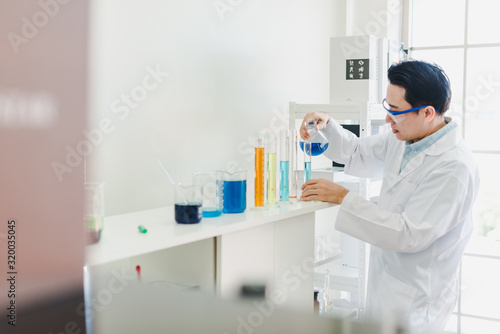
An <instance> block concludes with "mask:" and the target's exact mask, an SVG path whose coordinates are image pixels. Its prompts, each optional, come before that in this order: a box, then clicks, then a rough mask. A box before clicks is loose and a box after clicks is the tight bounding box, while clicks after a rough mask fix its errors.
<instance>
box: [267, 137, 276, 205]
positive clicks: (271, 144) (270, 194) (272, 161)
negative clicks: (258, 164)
mask: <svg viewBox="0 0 500 334" xmlns="http://www.w3.org/2000/svg"><path fill="white" fill-rule="evenodd" d="M277 145H278V138H277V136H276V133H275V132H274V131H271V132H268V136H267V192H266V204H267V205H274V204H276V149H277Z"/></svg>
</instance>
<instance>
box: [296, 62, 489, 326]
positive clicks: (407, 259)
mask: <svg viewBox="0 0 500 334" xmlns="http://www.w3.org/2000/svg"><path fill="white" fill-rule="evenodd" d="M388 77H389V81H390V84H389V86H388V88H387V96H386V99H384V101H383V105H384V107H385V108H386V110H387V116H386V122H387V123H389V124H390V126H391V129H392V131H391V132H385V133H380V134H377V135H373V136H370V137H367V138H365V139H359V138H357V137H356V136H355V135H353V134H352V133H351V132H349V131H347V130H344V129H343V128H342V127H341V126H340V125H338V124H337V123H336V122H335V121H334V120H333V119H331V118H330V117H329V115H327V114H324V113H310V114H308V115H306V116H305V118H304V123H303V125H302V127H301V129H300V134H301V137H302V138H304V139H307V138H309V134H308V133H307V130H306V127H305V123H306V122H308V121H310V120H312V119H315V120H316V121H317V123H318V125H317V129H318V130H323V133H324V134H325V135H326V136H327V138H328V140H329V143H330V145H329V147H328V149H327V150H326V151H325V153H324V154H325V155H326V156H327V157H329V158H330V159H332V160H334V161H336V162H340V163H344V164H345V172H346V173H347V174H351V175H355V176H360V177H380V176H382V177H383V183H382V188H381V192H380V197H379V202H378V205H376V204H374V203H372V202H370V201H368V200H366V199H364V198H362V197H360V196H359V195H357V194H356V193H354V192H349V191H348V190H347V189H345V188H344V187H342V186H340V185H338V184H335V183H333V182H331V181H328V180H326V179H312V180H309V181H308V182H306V183H305V184H304V186H303V187H302V197H301V200H305V201H308V200H313V201H314V200H316V201H317V200H319V201H326V202H331V203H335V204H340V208H339V213H338V216H337V220H336V225H335V226H336V228H337V230H339V231H341V232H344V233H347V234H349V235H351V236H354V237H356V238H358V239H361V240H363V241H366V242H368V243H369V244H371V245H372V247H371V254H370V267H369V277H368V291H367V305H366V310H367V316H368V317H369V318H370V319H371V320H377V321H383V319H385V318H392V319H397V321H399V322H401V323H402V325H403V326H406V327H407V328H408V329H410V330H411V331H412V332H416V333H440V332H441V331H442V330H443V329H444V327H445V325H446V322H447V320H448V318H449V316H450V314H451V313H452V311H453V308H454V306H455V303H456V301H457V296H458V269H459V264H460V260H461V258H462V254H463V252H464V249H465V246H466V244H467V242H468V240H469V238H470V235H471V232H472V218H471V211H472V204H473V202H474V199H475V197H476V194H477V191H478V187H479V174H478V170H477V167H476V164H475V163H474V161H473V158H472V154H471V153H470V151H469V150H468V149H467V148H466V147H465V144H464V142H463V140H462V139H461V136H460V131H459V129H458V127H457V124H456V123H455V122H454V121H453V120H451V119H450V118H449V117H445V116H444V114H445V112H446V111H447V109H448V107H449V105H450V100H451V91H450V84H449V80H448V77H447V76H446V74H445V73H444V72H443V71H442V69H441V68H440V67H438V66H436V65H433V64H429V63H426V62H421V61H414V60H410V61H405V62H402V63H399V64H395V65H393V66H391V68H390V69H389V71H388Z"/></svg>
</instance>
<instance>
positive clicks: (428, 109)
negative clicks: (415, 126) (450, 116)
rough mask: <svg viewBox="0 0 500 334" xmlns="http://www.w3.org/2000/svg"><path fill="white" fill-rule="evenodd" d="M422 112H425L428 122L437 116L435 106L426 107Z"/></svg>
mask: <svg viewBox="0 0 500 334" xmlns="http://www.w3.org/2000/svg"><path fill="white" fill-rule="evenodd" d="M422 111H423V112H424V116H425V120H426V121H427V122H430V121H432V120H433V119H434V117H436V115H437V112H436V109H434V107H433V106H428V107H425V108H424V109H423V110H422Z"/></svg>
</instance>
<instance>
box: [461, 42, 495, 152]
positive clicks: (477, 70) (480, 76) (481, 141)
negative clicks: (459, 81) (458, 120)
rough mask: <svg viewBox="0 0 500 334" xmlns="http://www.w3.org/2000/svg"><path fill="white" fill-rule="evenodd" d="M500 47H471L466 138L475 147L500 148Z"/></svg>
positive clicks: (466, 109)
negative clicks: (495, 136)
mask: <svg viewBox="0 0 500 334" xmlns="http://www.w3.org/2000/svg"><path fill="white" fill-rule="evenodd" d="M499 59H500V47H494V48H493V47H490V48H473V49H469V51H468V62H467V64H468V66H467V85H466V92H465V94H466V96H465V115H466V121H465V125H466V126H465V130H466V131H465V140H466V142H467V143H468V145H469V146H470V147H471V148H472V149H476V150H500V141H499V140H492V135H493V134H496V133H498V125H499V124H500V64H499V63H498V60H499Z"/></svg>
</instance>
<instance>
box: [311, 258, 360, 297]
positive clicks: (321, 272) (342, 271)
mask: <svg viewBox="0 0 500 334" xmlns="http://www.w3.org/2000/svg"><path fill="white" fill-rule="evenodd" d="M327 269H328V270H330V288H331V289H333V290H340V291H349V292H357V290H358V268H354V267H348V266H344V265H342V264H340V263H338V261H337V262H330V263H327V264H324V265H322V266H319V267H317V268H315V269H314V285H315V286H317V287H323V285H324V282H325V281H324V276H325V274H326V270H327Z"/></svg>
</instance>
